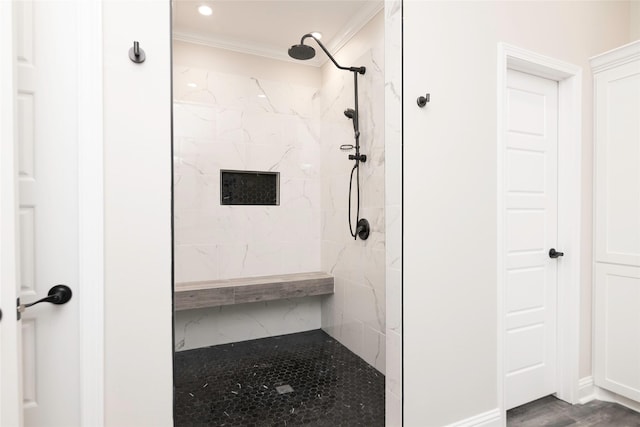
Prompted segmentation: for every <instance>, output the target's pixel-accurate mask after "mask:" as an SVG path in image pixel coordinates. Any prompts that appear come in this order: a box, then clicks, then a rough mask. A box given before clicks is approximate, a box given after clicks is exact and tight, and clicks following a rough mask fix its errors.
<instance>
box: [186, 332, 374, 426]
mask: <svg viewBox="0 0 640 427" xmlns="http://www.w3.org/2000/svg"><path fill="white" fill-rule="evenodd" d="M285 385H289V386H290V387H291V388H292V389H293V391H288V392H287V389H286V387H285V388H282V387H281V386H285ZM277 387H279V389H276V388H277ZM278 390H280V391H278ZM281 392H282V393H281ZM174 420H175V425H176V426H180V427H181V426H242V427H249V426H345V427H346V426H348V427H354V426H366V427H374V426H384V376H383V375H382V374H380V373H379V372H378V371H376V370H375V369H374V368H372V367H371V366H369V365H368V364H367V363H366V362H364V361H363V360H362V359H360V358H359V357H358V356H356V355H355V354H353V353H352V352H351V351H349V350H347V348H346V347H344V346H343V345H342V344H340V343H339V342H337V341H336V340H334V339H333V338H331V337H330V336H329V335H327V334H326V333H324V332H323V331H321V330H316V331H309V332H302V333H299V334H291V335H283V336H279V337H271V338H264V339H259V340H252V341H245V342H241V343H234V344H225V345H218V346H214V347H207V348H200V349H196V350H188V351H181V352H178V353H176V355H175V410H174Z"/></svg>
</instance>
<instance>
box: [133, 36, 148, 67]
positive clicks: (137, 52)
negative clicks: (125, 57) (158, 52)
mask: <svg viewBox="0 0 640 427" xmlns="http://www.w3.org/2000/svg"><path fill="white" fill-rule="evenodd" d="M129 59H131V60H132V61H133V62H135V63H136V64H142V63H143V62H144V60H145V59H147V57H146V55H145V54H144V50H142V49H140V43H139V42H135V41H134V42H133V47H132V48H131V49H129Z"/></svg>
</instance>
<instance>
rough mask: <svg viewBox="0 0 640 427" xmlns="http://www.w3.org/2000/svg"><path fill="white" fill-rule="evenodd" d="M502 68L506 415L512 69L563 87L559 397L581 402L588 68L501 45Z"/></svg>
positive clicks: (501, 303) (500, 248)
mask: <svg viewBox="0 0 640 427" xmlns="http://www.w3.org/2000/svg"><path fill="white" fill-rule="evenodd" d="M497 57H498V64H497V65H498V69H497V92H498V93H497V113H498V114H497V118H498V123H497V129H498V132H497V135H498V138H497V157H498V158H497V165H498V170H497V233H498V235H497V257H496V259H497V271H498V275H497V287H498V288H497V296H498V304H497V306H498V313H497V319H498V322H497V323H498V334H497V336H498V348H497V352H498V354H497V360H498V381H497V383H498V405H499V409H500V413H501V414H502V417H501V418H502V423H503V425H506V411H505V404H504V401H505V399H504V398H505V395H504V394H505V384H504V382H505V337H504V335H505V330H504V327H505V319H504V316H505V291H506V289H505V277H504V259H503V254H504V250H505V237H506V233H505V230H506V222H505V215H504V209H505V199H504V193H503V188H504V187H503V182H504V179H505V176H506V174H505V166H506V162H505V159H504V153H505V136H504V129H505V123H506V113H507V103H506V82H507V70H508V69H512V70H516V71H521V72H525V73H528V74H532V75H535V76H539V77H543V78H546V79H550V80H555V81H557V82H558V247H559V248H562V250H563V251H564V252H566V253H567V255H569V256H565V257H564V258H563V259H562V262H561V263H558V305H557V307H558V316H557V328H558V331H557V337H558V345H557V355H558V357H557V360H558V367H557V372H558V382H557V384H558V391H557V394H556V395H557V397H558V398H560V399H562V400H564V401H567V402H569V403H572V404H573V403H577V402H578V382H579V378H578V377H579V371H578V365H579V361H580V353H579V350H580V348H579V336H580V254H581V248H580V243H581V236H580V230H581V187H582V176H581V161H582V156H581V154H582V150H581V136H582V135H581V126H582V119H581V114H582V97H581V89H582V69H581V67H578V66H576V65H573V64H569V63H566V62H563V61H559V60H556V59H553V58H549V57H546V56H543V55H540V54H537V53H535V52H531V51H527V50H524V49H521V48H519V47H516V46H512V45H509V44H506V43H499V44H498V55H497Z"/></svg>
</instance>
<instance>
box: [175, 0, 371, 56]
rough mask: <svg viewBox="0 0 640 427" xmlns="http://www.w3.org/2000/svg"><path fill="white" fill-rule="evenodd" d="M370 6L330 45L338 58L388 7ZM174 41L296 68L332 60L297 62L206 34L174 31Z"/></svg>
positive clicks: (264, 47)
mask: <svg viewBox="0 0 640 427" xmlns="http://www.w3.org/2000/svg"><path fill="white" fill-rule="evenodd" d="M364 3H365V5H366V6H364V7H362V8H361V9H360V11H359V12H358V13H357V14H355V15H354V16H353V18H352V19H351V20H350V21H349V22H348V23H347V25H345V26H344V28H343V29H342V30H340V31H338V33H337V34H336V36H335V37H334V38H333V39H332V40H331V41H330V42H329V43H328V44H327V50H329V52H331V54H332V55H335V54H336V53H338V52H339V51H340V49H342V48H343V47H344V46H345V45H346V44H347V43H348V42H349V40H351V39H352V38H353V36H355V35H356V34H357V33H358V31H360V30H361V29H362V28H363V27H364V26H365V25H367V23H368V22H369V21H371V19H373V17H374V16H376V14H377V13H378V12H380V11H381V10H382V9H383V7H384V2H383V1H382V0H378V1H371V2H364ZM173 40H177V41H182V42H186V43H195V44H200V45H204V46H209V47H215V48H218V49H226V50H231V51H234V52H240V53H245V54H249V55H256V56H262V57H264V58H269V59H276V60H279V61H286V62H292V63H295V64H299V65H300V64H302V65H309V66H313V67H322V66H323V65H324V64H325V63H326V62H327V60H328V58H327V57H326V56H324V55H321V56H316V57H315V58H313V59H310V60H308V61H298V60H295V59H293V58H291V57H289V55H288V54H287V52H286V51H284V50H283V49H282V48H276V47H273V46H269V45H260V44H257V43H253V42H252V43H248V42H246V41H242V40H238V39H234V38H231V37H224V36H205V35H202V34H196V33H191V32H188V31H181V30H179V29H177V30H174V31H173Z"/></svg>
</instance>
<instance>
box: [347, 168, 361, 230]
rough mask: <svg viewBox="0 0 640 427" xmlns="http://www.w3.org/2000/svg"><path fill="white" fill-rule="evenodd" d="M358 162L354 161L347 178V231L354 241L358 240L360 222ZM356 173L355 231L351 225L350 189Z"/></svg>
mask: <svg viewBox="0 0 640 427" xmlns="http://www.w3.org/2000/svg"><path fill="white" fill-rule="evenodd" d="M359 163H360V162H359V161H358V160H356V164H355V165H354V166H353V169H351V177H350V178H349V231H350V232H351V237H353V239H354V240H356V239H357V238H358V221H360V167H359ZM354 172H355V173H356V189H357V190H356V194H357V204H356V206H357V207H356V229H355V231H354V230H353V226H352V225H351V193H352V192H353V191H352V189H351V187H352V184H353V173H354Z"/></svg>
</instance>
